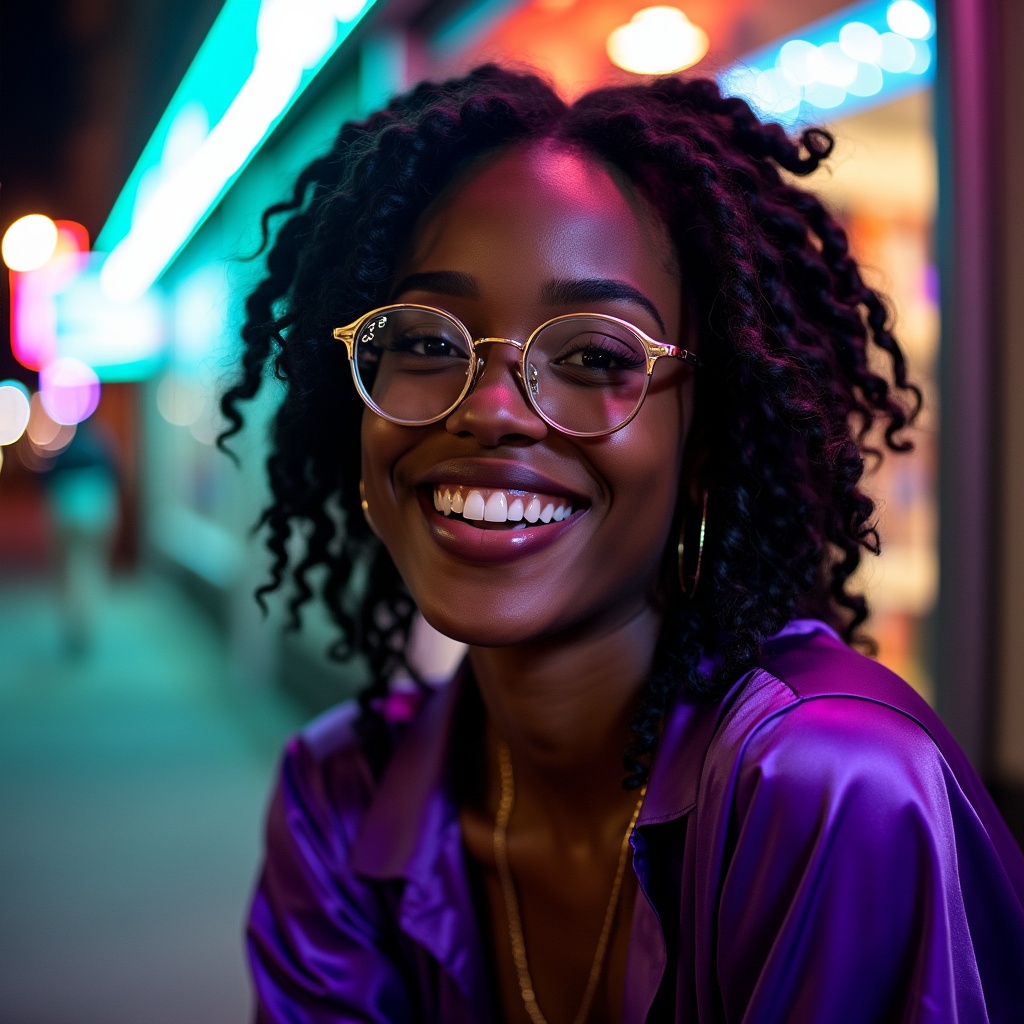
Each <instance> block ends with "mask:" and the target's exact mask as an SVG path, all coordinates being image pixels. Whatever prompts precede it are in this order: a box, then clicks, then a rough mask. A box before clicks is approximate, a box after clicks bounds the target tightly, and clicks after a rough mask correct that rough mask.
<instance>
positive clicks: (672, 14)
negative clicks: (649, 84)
mask: <svg viewBox="0 0 1024 1024" xmlns="http://www.w3.org/2000/svg"><path fill="white" fill-rule="evenodd" d="M606 49H607V51H608V57H609V59H610V60H611V62H612V63H613V64H615V65H616V66H617V67H620V68H622V69H623V70H624V71H630V72H632V73H633V74H635V75H671V74H674V73H675V72H677V71H682V70H683V69H684V68H688V67H692V66H693V65H694V64H696V63H697V62H698V61H699V60H700V59H701V58H702V57H703V56H704V54H706V53H707V52H708V34H707V32H705V31H704V29H702V28H699V27H698V26H697V25H694V24H693V23H692V22H691V21H690V19H689V18H687V17H686V15H685V14H683V12H682V11H680V10H679V9H678V8H676V7H646V8H644V9H643V10H642V11H637V13H636V14H634V15H633V17H632V18H631V19H630V21H629V23H628V24H626V25H620V26H619V27H618V28H617V29H615V30H614V31H613V32H611V34H610V35H609V36H608V42H607V44H606Z"/></svg>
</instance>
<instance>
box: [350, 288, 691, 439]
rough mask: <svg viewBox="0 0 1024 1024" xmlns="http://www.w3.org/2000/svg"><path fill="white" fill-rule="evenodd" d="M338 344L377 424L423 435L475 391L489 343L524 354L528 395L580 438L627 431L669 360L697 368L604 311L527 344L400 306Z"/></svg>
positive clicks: (370, 316) (680, 352) (542, 330)
mask: <svg viewBox="0 0 1024 1024" xmlns="http://www.w3.org/2000/svg"><path fill="white" fill-rule="evenodd" d="M334 337H335V338H336V339H337V340H338V341H341V342H344V344H345V347H346V349H347V351H348V360H349V365H350V367H351V370H352V379H353V381H354V382H355V385H356V389H357V390H358V392H359V394H360V395H361V396H362V399H363V401H364V402H366V404H367V405H368V406H369V407H370V408H371V409H372V410H373V411H374V412H375V413H377V414H378V415H379V416H383V417H384V419H386V420H390V421H391V422H392V423H397V424H399V425H401V426H407V427H422V426H427V425H428V424H431V423H437V422H438V421H439V420H442V419H444V418H445V417H447V416H449V415H450V414H451V413H452V412H453V411H454V410H455V409H456V408H457V407H458V405H459V403H460V402H461V401H462V400H463V399H464V398H465V397H466V396H467V395H468V394H469V393H470V392H471V391H472V390H473V387H474V385H475V384H476V382H477V380H478V379H479V376H480V373H481V371H482V369H483V366H484V360H483V356H482V354H481V352H480V350H481V348H482V347H483V346H484V345H495V344H500V345H512V346H513V347H514V348H516V349H518V350H519V367H518V372H517V377H518V379H519V382H520V385H521V386H522V390H523V394H524V395H525V396H526V399H527V401H528V402H529V403H530V405H531V406H532V408H533V409H534V411H535V412H536V413H537V415H538V416H540V418H541V419H542V420H544V421H545V422H546V423H547V424H549V425H550V426H552V427H554V428H555V429H556V430H560V431H562V433H565V434H571V435H573V436H575V437H598V436H600V435H602V434H610V433H612V432H613V431H615V430H619V429H620V428H622V427H624V426H625V425H626V424H627V423H629V421H630V420H631V419H632V418H633V417H634V416H635V415H636V414H637V412H638V411H639V409H640V406H641V405H642V404H643V401H644V398H645V397H646V395H647V389H648V387H649V386H650V382H651V374H652V373H653V372H654V364H655V363H656V362H657V361H658V360H659V359H661V358H663V357H669V358H672V359H679V360H682V361H683V362H684V363H686V364H688V365H689V366H692V367H699V366H700V360H699V359H698V358H697V356H695V355H694V354H693V353H692V352H689V351H687V350H686V349H684V348H680V347H679V346H678V345H669V344H665V343H663V342H660V341H655V340H654V338H651V337H650V336H649V335H647V334H645V333H644V332H643V331H641V330H640V328H638V327H635V326H634V325H633V324H631V323H629V322H628V321H626V320H620V319H619V318H618V317H614V316H607V315H605V314H603V313H568V314H566V315H564V316H556V317H554V318H553V319H551V320H547V321H545V322H544V323H542V324H541V325H540V326H539V327H538V328H537V329H536V330H535V331H534V332H533V333H532V334H531V335H530V336H529V337H528V338H527V339H526V340H525V341H516V340H514V339H512V338H474V337H473V336H472V335H471V334H470V333H469V331H468V330H467V328H466V327H465V325H464V324H463V323H462V322H461V321H460V320H459V319H458V318H457V317H455V316H452V314H451V313H447V312H445V311H444V310H443V309H437V308H436V307H434V306H420V305H415V304H413V303H397V304H395V305H390V306H382V307H380V308H379V309H375V310H373V311H372V312H370V313H367V314H366V315H365V316H361V317H360V318H359V319H358V320H355V321H353V322H352V323H351V324H349V325H348V326H347V327H338V328H336V329H335V331H334Z"/></svg>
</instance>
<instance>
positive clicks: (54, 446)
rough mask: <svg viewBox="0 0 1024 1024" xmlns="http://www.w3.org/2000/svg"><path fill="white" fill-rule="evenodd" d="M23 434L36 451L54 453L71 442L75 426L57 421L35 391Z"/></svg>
mask: <svg viewBox="0 0 1024 1024" xmlns="http://www.w3.org/2000/svg"><path fill="white" fill-rule="evenodd" d="M25 436H26V437H27V438H28V439H29V442H30V443H31V445H32V447H33V448H34V449H35V450H36V451H38V452H40V453H51V454H55V453H57V452H60V451H63V450H64V449H65V448H67V446H68V445H69V444H71V439H72V438H73V437H74V436H75V427H74V426H73V425H71V424H67V423H58V422H57V421H56V420H55V419H54V418H53V417H52V416H51V415H50V414H49V413H48V412H47V411H46V406H44V405H43V397H42V395H41V394H40V393H39V392H38V391H37V392H36V393H35V394H34V395H33V396H32V404H31V412H30V413H29V417H28V426H27V427H26V428H25Z"/></svg>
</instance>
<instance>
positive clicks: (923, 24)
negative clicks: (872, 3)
mask: <svg viewBox="0 0 1024 1024" xmlns="http://www.w3.org/2000/svg"><path fill="white" fill-rule="evenodd" d="M885 20H886V22H887V23H888V25H889V28H891V29H892V30H893V32H898V33H899V34H900V35H901V36H907V37H908V38H909V39H927V38H928V37H929V36H930V35H931V34H932V27H933V26H932V19H931V15H929V14H928V12H927V11H926V10H925V9H924V8H923V7H922V6H921V5H920V4H918V3H915V2H914V0H895V3H892V4H890V5H889V9H888V11H886V14H885Z"/></svg>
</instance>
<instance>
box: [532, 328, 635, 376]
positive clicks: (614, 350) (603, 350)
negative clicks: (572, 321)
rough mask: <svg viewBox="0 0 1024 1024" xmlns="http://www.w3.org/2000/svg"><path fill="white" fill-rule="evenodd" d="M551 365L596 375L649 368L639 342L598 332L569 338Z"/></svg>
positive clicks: (554, 355)
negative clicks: (601, 372)
mask: <svg viewBox="0 0 1024 1024" xmlns="http://www.w3.org/2000/svg"><path fill="white" fill-rule="evenodd" d="M551 363H552V365H555V366H564V367H579V368H581V369H584V370H590V371H595V372H599V371H602V370H604V371H609V372H611V371H616V370H618V371H622V370H636V369H639V368H643V369H646V367H647V359H646V355H645V353H644V352H643V350H642V349H641V348H640V346H639V344H638V343H636V342H633V341H625V340H623V339H621V338H616V337H614V336H612V335H610V334H603V333H598V332H594V331H587V332H586V333H584V334H577V335H575V336H574V337H572V338H568V339H566V340H565V341H564V342H563V343H562V344H561V345H560V347H559V350H558V352H557V353H553V354H552V356H551Z"/></svg>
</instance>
